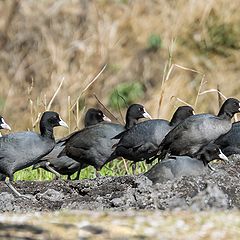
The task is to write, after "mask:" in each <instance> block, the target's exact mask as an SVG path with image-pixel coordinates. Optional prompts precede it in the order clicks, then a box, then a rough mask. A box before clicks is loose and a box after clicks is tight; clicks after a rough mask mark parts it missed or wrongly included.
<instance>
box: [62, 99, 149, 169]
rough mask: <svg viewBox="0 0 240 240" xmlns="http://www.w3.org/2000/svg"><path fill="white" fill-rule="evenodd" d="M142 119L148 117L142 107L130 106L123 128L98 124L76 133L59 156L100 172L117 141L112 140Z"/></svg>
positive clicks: (116, 125) (108, 124) (110, 124)
mask: <svg viewBox="0 0 240 240" xmlns="http://www.w3.org/2000/svg"><path fill="white" fill-rule="evenodd" d="M144 117H149V114H147V112H146V111H145V109H144V107H143V106H142V105H139V104H132V105H131V106H130V107H129V108H128V110H127V113H126V125H125V127H124V126H122V125H120V124H114V123H99V124H97V125H94V126H91V127H89V128H85V129H83V130H81V131H79V132H76V133H75V134H73V135H72V136H71V137H70V138H69V139H68V140H67V141H66V146H65V148H64V150H63V151H62V152H61V154H60V156H63V155H67V156H69V157H71V158H73V159H74V160H76V161H78V162H80V163H82V162H84V163H86V164H89V165H92V166H93V167H95V168H96V169H97V170H100V169H101V168H102V167H103V166H104V164H105V163H106V161H107V159H108V158H109V157H110V155H111V153H112V152H113V149H112V146H113V145H114V144H116V143H117V141H118V140H116V139H112V138H113V137H114V136H116V135H118V134H120V133H121V132H123V131H124V130H125V129H130V128H131V127H132V126H133V125H135V124H136V122H137V120H138V119H140V118H144Z"/></svg>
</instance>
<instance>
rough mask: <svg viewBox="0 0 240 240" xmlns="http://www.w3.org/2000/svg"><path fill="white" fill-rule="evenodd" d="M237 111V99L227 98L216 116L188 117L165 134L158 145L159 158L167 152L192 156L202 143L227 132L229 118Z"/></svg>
mask: <svg viewBox="0 0 240 240" xmlns="http://www.w3.org/2000/svg"><path fill="white" fill-rule="evenodd" d="M239 111H240V103H239V100H237V99H235V98H229V99H227V100H226V101H225V102H224V103H223V105H222V107H221V109H220V111H219V113H218V115H217V116H214V115H212V114H198V115H193V116H190V117H188V118H187V119H185V120H184V121H183V122H182V123H180V124H178V125H177V126H176V127H175V128H174V129H173V130H171V131H170V132H169V133H168V134H167V135H166V136H165V138H164V140H163V141H162V143H161V144H160V147H159V152H160V155H159V159H163V158H164V157H165V156H166V155H167V154H171V155H178V156H179V155H186V156H190V157H193V156H194V154H196V153H197V152H198V151H199V150H200V149H201V148H202V147H203V146H204V145H207V144H208V143H210V142H212V141H214V140H216V139H217V138H218V137H219V136H221V135H223V134H225V133H227V132H228V131H229V130H230V129H231V127H232V123H231V118H232V117H233V115H234V114H235V113H237V112H239Z"/></svg>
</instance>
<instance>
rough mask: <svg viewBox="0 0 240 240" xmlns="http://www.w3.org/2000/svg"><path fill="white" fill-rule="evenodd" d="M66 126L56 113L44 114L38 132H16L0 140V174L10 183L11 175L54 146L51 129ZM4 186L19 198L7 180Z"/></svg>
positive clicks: (35, 160)
mask: <svg viewBox="0 0 240 240" xmlns="http://www.w3.org/2000/svg"><path fill="white" fill-rule="evenodd" d="M56 126H65V127H67V124H66V123H65V122H64V121H63V120H62V119H61V118H60V117H59V115H58V113H56V112H50V111H48V112H44V113H43V115H42V117H41V120H40V132H41V134H37V133H35V132H30V131H29V132H17V133H11V134H7V135H4V136H2V137H1V138H0V173H1V174H4V175H6V176H7V177H8V178H9V179H10V181H12V180H13V174H14V173H15V172H17V171H19V170H21V169H24V168H27V167H29V166H31V165H33V164H34V163H36V162H37V161H38V160H39V159H41V158H42V157H43V156H45V155H46V154H48V153H49V152H50V151H51V150H52V149H53V148H54V145H55V139H54V135H53V128H54V127H56ZM5 182H6V184H7V185H8V186H9V187H10V188H11V189H12V190H13V191H14V192H15V193H16V194H18V195H19V196H20V195H21V194H19V193H18V192H17V191H16V189H14V188H13V186H12V185H11V183H10V182H8V179H7V178H6V180H5Z"/></svg>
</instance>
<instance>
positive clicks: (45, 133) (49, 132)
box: [40, 125, 54, 140]
mask: <svg viewBox="0 0 240 240" xmlns="http://www.w3.org/2000/svg"><path fill="white" fill-rule="evenodd" d="M40 132H41V136H42V137H47V138H49V139H53V140H54V135H53V128H52V127H45V126H41V125H40Z"/></svg>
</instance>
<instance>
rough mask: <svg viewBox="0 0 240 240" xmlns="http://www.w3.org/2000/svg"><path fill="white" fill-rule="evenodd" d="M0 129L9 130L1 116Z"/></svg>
mask: <svg viewBox="0 0 240 240" xmlns="http://www.w3.org/2000/svg"><path fill="white" fill-rule="evenodd" d="M0 129H8V130H11V128H10V126H9V125H8V124H7V123H6V122H5V120H4V118H3V117H2V116H0Z"/></svg>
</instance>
